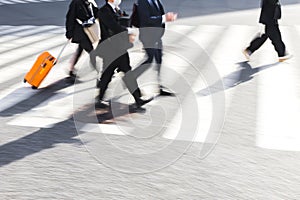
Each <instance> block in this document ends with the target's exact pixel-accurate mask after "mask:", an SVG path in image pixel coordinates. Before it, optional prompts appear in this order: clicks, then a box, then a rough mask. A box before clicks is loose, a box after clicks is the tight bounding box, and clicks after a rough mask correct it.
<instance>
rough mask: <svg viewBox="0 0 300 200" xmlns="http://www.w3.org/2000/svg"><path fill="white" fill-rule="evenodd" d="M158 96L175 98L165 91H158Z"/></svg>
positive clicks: (172, 94)
mask: <svg viewBox="0 0 300 200" xmlns="http://www.w3.org/2000/svg"><path fill="white" fill-rule="evenodd" d="M159 95H160V96H169V97H173V96H175V94H174V93H172V92H167V91H165V90H163V89H160V90H159Z"/></svg>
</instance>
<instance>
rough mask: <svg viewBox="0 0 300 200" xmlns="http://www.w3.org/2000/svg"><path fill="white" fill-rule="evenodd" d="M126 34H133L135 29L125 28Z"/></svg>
mask: <svg viewBox="0 0 300 200" xmlns="http://www.w3.org/2000/svg"><path fill="white" fill-rule="evenodd" d="M127 31H128V34H129V35H130V34H135V29H133V28H127Z"/></svg>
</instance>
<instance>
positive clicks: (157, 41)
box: [137, 0, 177, 96]
mask: <svg viewBox="0 0 300 200" xmlns="http://www.w3.org/2000/svg"><path fill="white" fill-rule="evenodd" d="M137 13H138V18H139V20H138V21H139V28H140V40H141V42H142V43H143V46H144V49H145V51H146V54H147V57H148V58H147V60H146V61H145V62H143V63H142V64H141V66H142V65H146V64H148V65H150V64H152V63H153V61H154V60H155V62H156V66H157V73H158V82H159V84H160V90H159V93H160V95H166V96H172V95H173V94H172V93H171V92H168V91H166V90H165V88H164V87H163V86H162V85H161V83H160V82H161V80H160V70H161V64H162V48H163V44H162V37H163V35H164V32H165V23H166V22H172V21H174V20H176V19H177V14H175V13H173V12H168V13H165V10H164V7H163V4H162V3H161V1H160V0H138V3H137ZM141 66H140V67H141ZM138 68H139V67H138Z"/></svg>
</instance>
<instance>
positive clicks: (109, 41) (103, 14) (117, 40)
mask: <svg viewBox="0 0 300 200" xmlns="http://www.w3.org/2000/svg"><path fill="white" fill-rule="evenodd" d="M98 17H99V19H100V27H101V41H100V43H99V45H98V47H97V51H98V53H99V54H100V56H101V57H102V58H103V73H102V75H101V78H100V85H99V86H100V94H99V97H98V98H99V99H98V100H99V101H102V100H103V97H104V94H105V91H106V89H107V87H108V84H109V82H110V81H111V79H112V76H113V74H114V71H115V70H116V69H117V70H118V71H122V72H124V73H125V76H124V78H123V81H124V83H125V84H126V86H127V88H128V90H129V92H130V93H131V94H132V95H133V97H134V99H135V101H136V104H137V106H138V107H140V106H142V105H143V104H144V103H145V102H143V101H142V100H141V99H140V97H141V92H140V89H139V88H138V85H137V81H136V79H135V77H134V76H133V75H132V72H131V66H130V60H129V55H128V52H127V49H128V48H130V47H131V46H132V45H131V44H130V43H129V37H128V31H127V28H126V27H124V26H122V25H120V23H119V18H120V17H121V16H120V12H117V11H115V10H114V9H113V7H112V6H111V5H110V4H109V3H106V4H105V5H104V6H103V7H101V8H100V9H99V11H98Z"/></svg>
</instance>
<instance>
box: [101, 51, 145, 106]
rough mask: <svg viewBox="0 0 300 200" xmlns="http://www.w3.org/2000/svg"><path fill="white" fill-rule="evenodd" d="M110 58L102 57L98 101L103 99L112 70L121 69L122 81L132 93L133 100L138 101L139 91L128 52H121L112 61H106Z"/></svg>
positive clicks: (112, 73)
mask: <svg viewBox="0 0 300 200" xmlns="http://www.w3.org/2000/svg"><path fill="white" fill-rule="evenodd" d="M109 60H111V59H110V58H103V66H104V67H103V73H102V75H101V78H100V94H99V101H101V100H103V97H104V95H105V91H106V90H107V87H108V85H109V83H110V81H111V79H112V76H113V75H114V71H115V70H116V69H117V70H118V71H122V72H124V73H125V76H124V78H123V81H124V83H125V85H126V87H127V88H128V90H129V92H130V93H131V94H132V95H133V97H134V99H135V101H139V99H140V97H141V91H140V89H139V87H138V84H137V81H136V78H135V76H134V75H133V73H132V71H131V66H130V60H129V55H128V53H125V54H123V55H122V56H120V57H119V58H117V59H116V60H114V61H113V62H112V63H107V62H109Z"/></svg>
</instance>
